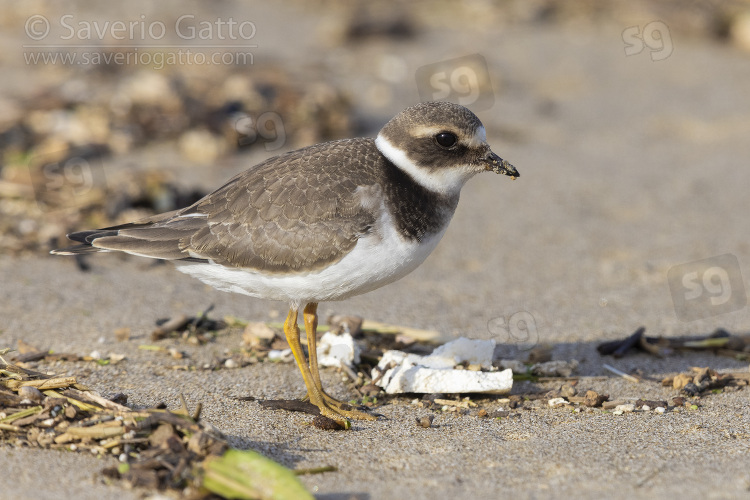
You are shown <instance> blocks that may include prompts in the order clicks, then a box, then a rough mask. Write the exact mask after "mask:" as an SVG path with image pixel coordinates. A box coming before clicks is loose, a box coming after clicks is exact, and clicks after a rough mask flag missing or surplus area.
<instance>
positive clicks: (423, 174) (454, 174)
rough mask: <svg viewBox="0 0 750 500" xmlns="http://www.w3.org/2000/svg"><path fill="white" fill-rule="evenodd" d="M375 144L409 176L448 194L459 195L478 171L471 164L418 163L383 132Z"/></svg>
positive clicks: (425, 185) (430, 188)
mask: <svg viewBox="0 0 750 500" xmlns="http://www.w3.org/2000/svg"><path fill="white" fill-rule="evenodd" d="M375 146H377V148H378V150H379V151H380V152H381V153H382V154H383V155H384V156H385V157H386V158H388V159H389V160H390V161H391V163H393V164H394V165H396V166H397V167H398V168H400V169H401V170H402V171H404V172H406V173H407V174H408V175H409V177H411V178H412V179H414V180H415V181H416V182H417V183H419V184H420V185H421V186H424V187H425V188H427V189H429V190H430V191H434V192H436V193H441V194H444V195H448V196H454V195H458V193H459V192H460V191H461V188H462V187H463V185H464V184H466V181H468V180H469V179H471V178H472V177H473V176H474V175H475V174H476V173H477V169H476V167H472V166H470V165H457V166H455V167H451V168H441V169H430V168H425V167H423V166H421V165H417V164H416V163H414V162H413V161H411V160H410V159H409V157H408V156H407V155H406V152H405V151H403V150H402V149H399V148H397V147H396V146H394V145H393V144H391V142H390V141H389V140H388V139H386V138H385V137H384V136H383V135H382V134H378V137H377V138H376V139H375Z"/></svg>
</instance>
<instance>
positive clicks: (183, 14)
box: [0, 0, 750, 342]
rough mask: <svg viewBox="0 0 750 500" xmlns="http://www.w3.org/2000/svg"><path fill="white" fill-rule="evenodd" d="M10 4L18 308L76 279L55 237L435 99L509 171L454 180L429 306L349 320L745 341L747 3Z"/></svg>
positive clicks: (1, 143)
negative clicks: (729, 334) (30, 284)
mask: <svg viewBox="0 0 750 500" xmlns="http://www.w3.org/2000/svg"><path fill="white" fill-rule="evenodd" d="M1 12H2V14H1V15H0V27H1V28H0V43H1V44H2V46H3V50H2V51H0V64H1V65H2V78H0V161H1V162H0V253H1V254H2V255H3V256H4V257H2V259H3V263H4V264H3V268H2V269H3V271H2V272H3V274H4V276H5V277H4V278H3V281H4V282H5V283H4V284H5V285H6V286H8V287H10V289H11V290H13V292H8V293H9V294H13V295H18V294H16V292H18V288H19V286H20V283H22V282H23V280H21V279H20V278H19V277H18V275H17V274H15V273H16V272H17V271H16V270H18V269H26V268H27V267H34V268H37V269H39V268H40V267H39V266H41V268H44V269H48V270H47V271H46V274H45V275H49V274H52V273H54V271H53V270H52V269H55V268H53V267H50V268H46V267H44V266H60V267H62V266H71V265H72V264H71V262H72V261H70V260H65V259H60V258H54V257H50V256H48V255H47V252H48V251H49V250H50V249H51V248H55V247H58V246H64V245H65V244H66V240H65V237H64V235H65V233H67V232H70V231H71V230H80V229H85V228H91V227H103V226H107V225H112V224H117V223H122V222H126V221H130V220H133V219H137V218H139V217H142V216H145V215H148V214H151V213H155V212H161V211H167V210H172V209H174V208H179V207H182V206H185V205H187V204H190V203H192V202H193V201H195V200H196V199H198V198H199V197H200V196H202V195H203V194H205V193H207V192H209V191H210V190H212V189H214V188H216V187H218V186H219V185H221V183H222V182H223V181H224V180H225V179H227V178H229V177H231V176H232V175H233V174H235V173H236V172H238V171H241V170H244V169H246V168H248V167H250V166H252V165H253V164H255V163H257V162H259V161H261V160H263V159H265V158H267V157H270V156H273V155H276V154H279V153H282V152H285V151H288V150H291V149H294V148H298V147H303V146H306V145H310V144H313V143H316V142H320V141H326V140H331V139H338V138H345V137H354V136H363V135H364V136H374V135H375V134H376V133H377V131H378V129H379V128H380V127H381V126H382V125H383V124H384V123H385V122H386V121H387V120H388V119H389V118H391V117H392V116H393V115H394V114H395V113H397V112H398V111H400V110H401V109H403V108H404V107H406V106H408V105H411V104H414V103H416V102H418V101H421V100H438V99H446V100H451V101H453V102H458V103H460V104H463V105H465V106H467V107H469V108H470V109H472V110H473V111H475V112H476V113H477V114H478V115H479V117H480V118H481V119H482V120H483V122H484V123H485V126H486V128H487V131H488V137H489V142H490V144H491V145H492V146H493V149H494V150H495V151H496V152H497V153H498V154H500V155H501V156H502V157H503V158H506V159H507V160H509V161H510V162H511V163H513V164H514V165H516V166H517V168H518V170H519V171H520V173H521V178H520V179H519V180H518V181H516V182H514V183H509V182H506V180H507V179H505V178H503V179H500V178H498V177H489V176H481V177H480V179H481V180H478V179H475V180H473V181H472V182H470V183H469V185H467V187H466V188H465V190H464V192H463V195H462V202H461V204H460V205H459V212H458V213H457V215H456V219H455V221H454V224H453V225H452V227H451V229H450V230H449V232H448V234H447V236H446V238H445V241H444V242H443V245H441V246H440V247H439V248H438V250H437V251H436V253H435V255H434V256H433V257H432V258H431V259H430V260H428V262H427V263H426V264H425V266H423V267H422V268H421V269H420V270H418V271H417V272H416V273H414V275H412V276H410V277H408V278H407V279H406V281H407V285H404V287H405V288H403V289H402V290H409V291H414V292H415V293H413V294H411V293H410V294H409V296H410V297H420V296H421V297H425V295H427V296H430V297H432V298H433V299H434V300H433V299H431V300H425V299H424V298H423V299H422V300H419V301H418V300H416V298H412V299H409V298H406V299H404V300H398V301H395V300H393V299H392V298H391V297H389V295H388V294H387V293H386V292H375V294H374V299H360V298H357V299H353V304H354V305H352V306H347V307H350V308H351V309H356V310H358V311H360V312H365V313H369V312H370V311H372V310H374V306H373V309H368V308H369V304H370V303H371V302H368V301H370V300H374V301H375V304H378V305H385V306H386V307H385V312H382V313H380V314H378V318H381V319H390V320H394V321H397V322H401V323H412V324H418V325H421V326H425V327H437V328H439V329H442V330H445V331H447V332H448V333H450V334H458V333H463V334H468V335H470V336H475V337H489V336H496V337H497V336H498V335H500V336H502V335H505V338H498V341H500V342H503V341H506V342H513V341H514V339H513V338H512V335H511V334H508V333H507V331H505V330H502V327H501V330H500V331H494V332H493V327H492V325H497V324H498V318H500V319H502V320H503V321H500V324H507V323H508V322H512V320H511V318H512V316H513V314H515V313H516V312H519V311H525V312H529V313H530V314H531V315H532V316H533V318H534V319H535V321H536V323H537V324H536V325H535V332H534V335H536V336H537V337H543V338H544V339H547V340H555V339H557V340H562V339H563V338H564V339H566V340H571V341H581V340H590V339H594V338H601V337H606V336H607V335H613V336H614V335H619V334H622V333H623V332H629V331H632V329H634V328H635V327H636V326H638V325H639V324H641V323H645V324H648V326H649V328H652V329H654V330H655V331H654V332H653V333H657V332H658V333H663V334H672V333H675V332H677V333H684V332H689V331H696V332H698V331H700V332H704V333H705V331H710V330H712V329H713V328H715V327H716V326H717V325H719V324H720V325H723V326H728V327H734V328H747V327H750V322H748V315H747V308H746V305H747V298H746V294H745V288H746V281H745V280H746V278H747V276H748V275H750V270H748V268H747V263H748V262H750V241H749V240H748V234H749V232H748V224H747V217H746V213H747V209H748V208H749V207H748V203H747V187H748V186H750V173H748V158H750V141H748V140H747V139H748V137H750V92H748V82H750V2H747V1H744V0H736V1H723V2H718V1H676V0H675V1H668V0H662V1H658V2H652V1H635V2H632V1H628V2H626V1H607V2H601V1H584V2H574V3H572V2H555V1H549V0H518V1H507V2H501V1H466V2H461V3H455V2H441V1H437V2H420V1H417V2H395V1H389V2H376V3H375V2H334V1H318V2H302V1H282V2H273V3H271V2H239V1H230V0H225V1H218V2H211V3H203V2H194V1H187V2H172V1H165V2H158V3H153V2H145V1H131V2H126V3H123V4H120V5H114V4H111V3H101V2H94V1H76V2H73V1H71V2H65V3H64V4H62V3H59V2H52V1H47V2H45V1H24V2H10V1H8V2H3V3H2V9H1ZM727 255H729V257H726V256H727ZM29 259H30V260H29ZM716 259H720V260H718V261H717V260H716ZM105 260H106V259H97V260H96V261H95V262H96V264H95V265H105V266H106V265H107V264H106V263H104V261H105ZM126 260H127V259H126ZM79 265H80V266H82V267H84V268H85V267H87V266H89V265H90V264H88V263H85V262H79ZM678 266H687V267H683V268H680V267H678ZM716 268H719V271H717V270H716ZM675 269H676V270H675ZM25 272H27V271H25ZM722 272H723V274H722ZM670 273H671V274H670ZM743 276H744V277H743ZM174 279H182V278H174ZM42 281H43V280H42ZM195 286H196V287H197V286H200V285H198V284H196V285H195ZM702 292H703V293H702ZM727 292H729V293H728V295H727ZM696 293H697V295H695V294H696ZM701 293H702V294H701ZM727 297H728V298H727ZM19 300H20V299H19ZM225 300H226V301H230V300H237V302H236V304H239V299H228V298H227V299H225ZM243 300H244V299H243ZM743 300H744V302H743ZM425 302H429V304H425ZM226 303H229V304H230V305H229V306H227V307H229V308H232V307H235V306H234V304H235V302H226ZM446 306H447V307H446ZM263 307H266V306H263ZM237 308H239V306H237ZM373 315H374V313H373ZM493 322H494V323H493ZM503 322H504V323H503ZM631 327H633V328H632V329H631ZM527 333H528V332H527ZM508 335H510V337H509V336H508ZM526 340H529V339H526ZM530 341H532V342H533V339H530Z"/></svg>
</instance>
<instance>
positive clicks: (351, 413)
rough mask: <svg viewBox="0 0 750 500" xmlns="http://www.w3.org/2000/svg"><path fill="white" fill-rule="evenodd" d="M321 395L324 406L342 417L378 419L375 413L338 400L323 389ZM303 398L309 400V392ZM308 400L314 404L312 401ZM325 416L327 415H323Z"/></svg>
mask: <svg viewBox="0 0 750 500" xmlns="http://www.w3.org/2000/svg"><path fill="white" fill-rule="evenodd" d="M321 396H322V399H323V403H324V406H325V407H326V408H327V409H328V410H331V411H333V412H335V413H336V414H338V415H340V416H342V417H345V418H351V419H354V420H377V419H378V416H377V415H373V414H371V413H367V412H364V411H362V410H359V409H357V408H356V407H355V406H352V405H350V404H349V403H345V402H343V401H339V400H338V399H336V398H334V397H333V396H330V395H328V393H326V392H324V391H321ZM305 400H308V401H310V395H309V394H308V395H307V396H305ZM310 402H311V403H313V404H315V403H314V402H312V401H310ZM315 406H317V407H318V408H320V405H317V404H315ZM321 415H323V412H322V411H321ZM325 416H328V415H325ZM328 418H333V417H328ZM333 419H334V420H336V421H338V419H337V418H333Z"/></svg>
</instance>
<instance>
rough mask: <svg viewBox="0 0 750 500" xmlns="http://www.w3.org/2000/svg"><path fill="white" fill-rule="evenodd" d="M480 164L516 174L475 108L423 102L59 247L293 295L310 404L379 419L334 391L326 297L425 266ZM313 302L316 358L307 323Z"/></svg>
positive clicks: (264, 294) (254, 292) (245, 290)
mask: <svg viewBox="0 0 750 500" xmlns="http://www.w3.org/2000/svg"><path fill="white" fill-rule="evenodd" d="M482 171H492V172H496V173H498V174H505V175H508V176H511V177H512V178H513V179H515V178H516V177H518V175H519V174H518V171H517V170H516V169H515V167H513V166H512V165H511V164H509V163H508V162H507V161H505V160H503V159H502V158H500V157H499V156H498V155H496V154H495V153H493V152H492V150H491V149H490V146H489V145H488V144H487V137H486V133H485V129H484V126H483V125H482V123H481V122H480V121H479V119H478V118H477V117H476V116H475V115H474V114H473V113H472V112H471V111H469V110H468V109H466V108H464V107H462V106H459V105H456V104H450V103H446V102H425V103H421V104H417V105H415V106H412V107H410V108H407V109H406V110H404V111H402V112H401V113H399V114H398V115H396V116H395V117H394V118H393V119H392V120H390V121H389V122H388V123H387V124H386V125H385V126H384V127H383V128H382V130H380V132H379V133H378V136H377V138H375V139H371V138H361V139H346V140H339V141H332V142H326V143H322V144H317V145H314V146H310V147H306V148H303V149H299V150H296V151H292V152H289V153H285V154H282V155H279V156H276V157H274V158H271V159H269V160H266V161H264V162H262V163H260V164H258V165H256V166H255V167H252V168H250V169H249V170H246V171H245V172H242V173H240V174H239V175H237V176H235V177H234V178H232V179H231V180H229V181H228V182H227V183H226V184H224V185H223V186H221V187H220V188H219V189H217V190H216V191H214V192H212V193H211V194H209V195H207V196H205V197H204V198H203V199H201V200H200V201H198V202H196V203H194V204H193V205H191V206H189V207H187V208H183V209H181V210H176V211H173V212H168V213H164V214H160V215H155V216H153V217H148V218H146V219H141V220H139V221H136V222H132V223H129V224H123V225H120V226H114V227H108V228H104V229H95V230H90V231H81V232H76V233H72V234H70V235H68V237H69V238H70V239H71V240H74V241H77V242H79V243H80V244H79V245H77V246H73V247H70V248H64V249H59V250H53V251H52V253H55V254H60V255H77V254H87V253H92V252H110V251H121V252H126V253H129V254H133V255H140V256H144V257H152V258H156V259H164V260H170V261H174V262H175V263H176V264H177V266H178V268H179V270H180V271H182V272H184V273H187V274H189V275H191V276H194V277H196V278H198V279H200V280H201V281H203V282H205V283H208V284H209V285H211V286H213V287H215V288H217V289H219V290H224V291H228V292H237V293H242V294H245V295H250V296H252V297H260V298H264V299H273V300H281V301H285V302H286V303H288V304H289V313H288V315H287V317H286V321H285V323H284V333H285V335H286V338H287V341H288V342H289V346H290V347H291V348H292V353H293V354H294V358H295V360H296V362H297V366H298V367H299V369H300V371H301V372H302V378H303V379H304V382H305V386H306V388H307V393H308V397H309V399H310V402H311V403H313V404H314V405H316V406H317V407H318V408H319V409H320V413H321V414H322V415H324V416H326V417H329V418H332V419H334V420H336V421H337V422H338V423H339V424H341V425H343V426H345V427H347V428H348V427H349V425H350V422H349V420H348V419H347V417H349V418H357V419H373V418H374V417H373V416H371V415H370V414H368V413H365V412H364V411H360V410H357V409H355V408H352V407H351V406H349V405H347V404H346V403H342V402H339V401H337V400H336V399H334V398H333V397H331V396H329V395H328V394H327V393H326V392H325V391H324V390H323V387H322V385H321V382H320V375H319V373H318V362H317V355H316V353H317V348H316V338H315V334H316V328H317V307H318V303H319V302H321V301H328V300H340V299H345V298H347V297H351V296H353V295H358V294H362V293H365V292H369V291H371V290H374V289H376V288H378V287H381V286H383V285H386V284H388V283H391V282H393V281H395V280H397V279H399V278H401V277H403V276H404V275H406V274H408V273H409V272H411V271H413V270H414V269H415V268H416V267H417V266H419V265H420V264H421V263H422V262H423V261H424V260H425V258H426V257H427V256H428V255H429V254H430V252H432V250H433V249H434V248H435V246H436V245H437V243H438V241H440V238H441V237H442V236H443V234H444V233H445V230H446V228H447V227H448V223H449V222H450V220H451V217H452V216H453V213H454V211H455V209H456V205H457V203H458V198H459V192H460V190H461V187H462V186H463V185H464V183H466V181H467V180H469V178H471V177H472V176H474V175H475V174H477V173H479V172H482ZM300 308H304V309H303V319H304V325H305V330H306V334H307V346H308V356H309V360H307V359H306V358H305V354H304V352H303V350H302V346H301V343H300V330H299V327H298V326H297V317H298V311H299V310H300Z"/></svg>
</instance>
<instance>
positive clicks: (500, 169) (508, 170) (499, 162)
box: [482, 151, 520, 180]
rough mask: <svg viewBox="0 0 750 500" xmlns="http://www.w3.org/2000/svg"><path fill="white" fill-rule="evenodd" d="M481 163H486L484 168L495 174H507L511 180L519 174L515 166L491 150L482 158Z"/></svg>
mask: <svg viewBox="0 0 750 500" xmlns="http://www.w3.org/2000/svg"><path fill="white" fill-rule="evenodd" d="M482 163H484V164H485V165H486V166H485V170H491V171H493V172H495V173H496V174H505V175H508V176H510V177H511V179H513V180H515V179H516V177H519V176H520V174H519V173H518V170H516V167H514V166H513V165H511V164H510V163H508V162H507V161H505V160H503V159H502V158H500V157H499V156H497V155H496V154H495V153H493V152H492V151H490V154H489V155H488V156H487V157H486V158H484V159H483V160H482Z"/></svg>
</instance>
